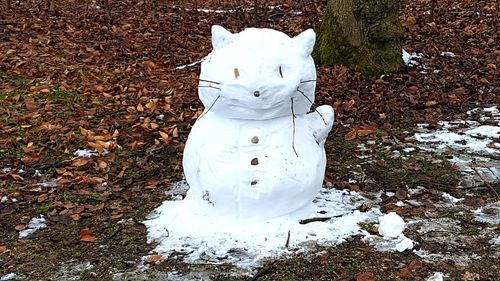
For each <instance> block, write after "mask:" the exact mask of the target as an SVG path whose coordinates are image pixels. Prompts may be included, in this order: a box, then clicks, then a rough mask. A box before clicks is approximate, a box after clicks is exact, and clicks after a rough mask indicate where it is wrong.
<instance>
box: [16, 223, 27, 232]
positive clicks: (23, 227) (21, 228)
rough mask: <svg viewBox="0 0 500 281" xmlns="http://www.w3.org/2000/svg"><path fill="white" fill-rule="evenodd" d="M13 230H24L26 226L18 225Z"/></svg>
mask: <svg viewBox="0 0 500 281" xmlns="http://www.w3.org/2000/svg"><path fill="white" fill-rule="evenodd" d="M14 229H15V230H17V231H21V230H25V229H26V225H25V224H19V225H16V227H14Z"/></svg>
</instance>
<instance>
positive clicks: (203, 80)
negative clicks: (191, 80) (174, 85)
mask: <svg viewBox="0 0 500 281" xmlns="http://www.w3.org/2000/svg"><path fill="white" fill-rule="evenodd" d="M198 80H199V81H201V82H207V83H214V84H217V85H220V83H219V82H215V81H210V80H205V79H201V78H200V79H198Z"/></svg>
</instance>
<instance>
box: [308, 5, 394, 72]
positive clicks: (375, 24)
mask: <svg viewBox="0 0 500 281" xmlns="http://www.w3.org/2000/svg"><path fill="white" fill-rule="evenodd" d="M402 38H403V28H402V26H401V23H400V22H399V0H330V2H329V3H328V7H327V10H326V13H325V15H324V16H323V22H322V23H321V27H320V29H319V32H318V39H317V40H316V46H315V50H314V53H313V56H314V58H315V59H316V62H317V63H319V64H324V65H344V66H347V67H350V68H352V69H354V70H355V71H359V72H361V73H364V74H367V75H380V74H384V73H390V72H396V71H398V70H399V68H400V66H401V65H402V58H401V53H402V49H401V40H402Z"/></svg>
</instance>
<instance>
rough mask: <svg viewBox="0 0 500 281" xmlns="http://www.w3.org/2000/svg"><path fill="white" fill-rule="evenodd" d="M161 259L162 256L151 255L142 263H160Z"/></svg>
mask: <svg viewBox="0 0 500 281" xmlns="http://www.w3.org/2000/svg"><path fill="white" fill-rule="evenodd" d="M162 259H163V256H162V255H151V256H149V257H147V258H146V259H145V260H144V262H145V263H155V262H157V261H161V260H162Z"/></svg>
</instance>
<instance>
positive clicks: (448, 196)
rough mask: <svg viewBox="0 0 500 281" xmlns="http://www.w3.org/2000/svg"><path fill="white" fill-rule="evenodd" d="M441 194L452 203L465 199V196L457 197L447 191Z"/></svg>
mask: <svg viewBox="0 0 500 281" xmlns="http://www.w3.org/2000/svg"><path fill="white" fill-rule="evenodd" d="M441 196H442V197H443V198H444V200H446V201H448V202H450V203H454V204H456V203H458V202H460V201H462V200H464V198H455V197H453V196H451V195H450V194H449V193H446V192H443V194H441Z"/></svg>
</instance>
